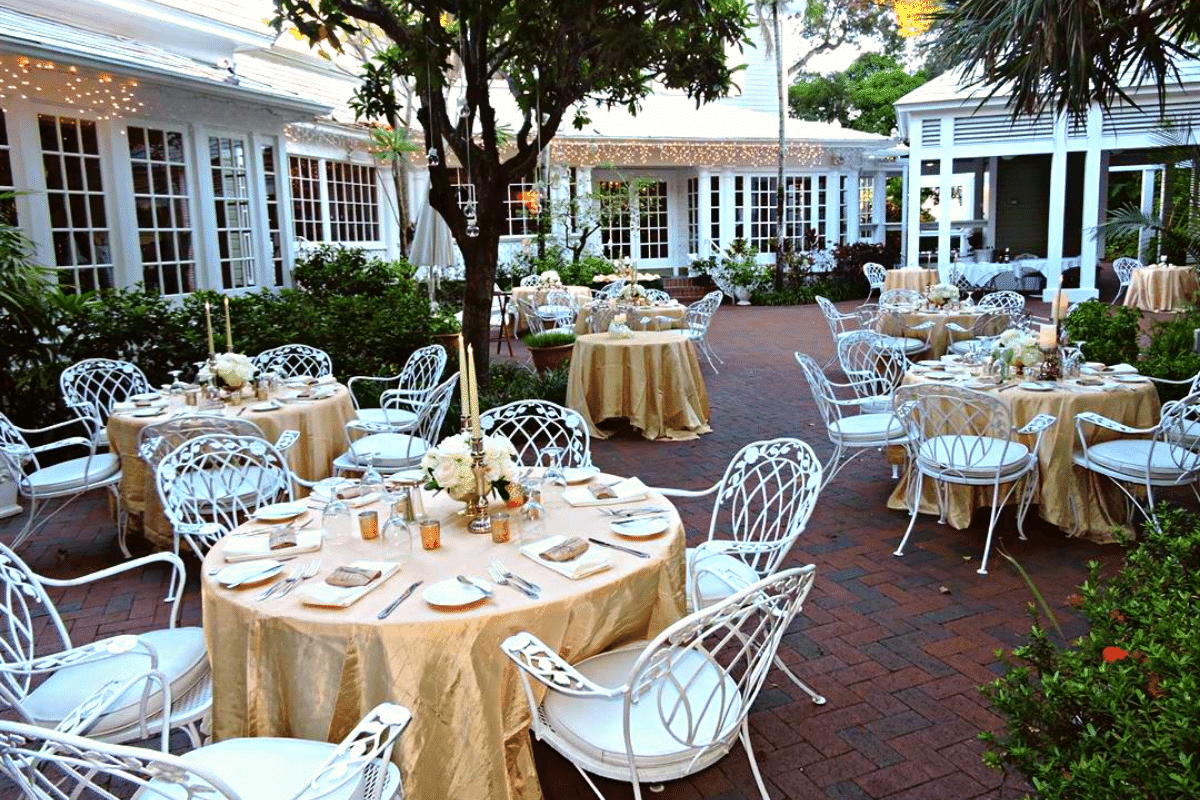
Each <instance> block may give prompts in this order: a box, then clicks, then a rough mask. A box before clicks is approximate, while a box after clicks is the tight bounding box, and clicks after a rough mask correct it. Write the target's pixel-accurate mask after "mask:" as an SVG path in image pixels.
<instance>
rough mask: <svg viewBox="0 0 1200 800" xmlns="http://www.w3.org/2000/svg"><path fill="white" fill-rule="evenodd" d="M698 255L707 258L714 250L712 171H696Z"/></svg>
mask: <svg viewBox="0 0 1200 800" xmlns="http://www.w3.org/2000/svg"><path fill="white" fill-rule="evenodd" d="M696 223H697V226H698V227H697V230H696V256H697V257H698V258H706V257H707V256H708V254H709V253H710V252H711V251H712V247H711V245H710V242H711V241H712V173H710V172H709V171H708V170H706V169H699V170H697V171H696Z"/></svg>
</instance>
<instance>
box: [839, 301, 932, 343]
mask: <svg viewBox="0 0 1200 800" xmlns="http://www.w3.org/2000/svg"><path fill="white" fill-rule="evenodd" d="M891 291H901V292H907V291H909V290H908V289H894V290H891ZM885 294H886V293H885ZM865 305H866V304H864V307H860V308H859V310H858V312H859V314H860V316H863V315H864V312H865V310H866V309H865ZM906 313H907V312H906V311H905V310H904V308H903V307H901V306H895V305H883V304H882V303H881V304H880V305H879V306H878V310H877V312H876V314H875V318H874V320H873V321H872V322H870V323H869V326H870V327H871V328H872V329H873V330H876V331H879V332H881V333H882V332H883V329H887V330H890V331H894V333H884V334H883V335H884V336H885V337H886V338H887V339H888V345H889V346H891V347H894V348H896V349H898V350H900V351H901V352H903V353H904V355H905V356H907V357H908V358H913V357H914V356H917V355H920V354H921V353H924V352H925V351H926V350H928V349H929V348H930V344H929V337H930V336H931V335H932V334H933V329H934V327H936V323H935V322H934V321H933V320H931V319H927V320H924V321H922V322H909V320H908V318H907V317H906V316H905V314H906ZM863 318H864V319H865V316H863Z"/></svg>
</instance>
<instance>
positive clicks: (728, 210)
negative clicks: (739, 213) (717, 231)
mask: <svg viewBox="0 0 1200 800" xmlns="http://www.w3.org/2000/svg"><path fill="white" fill-rule="evenodd" d="M744 199H745V198H743V200H744ZM733 201H734V196H733V170H726V171H725V172H722V173H721V241H720V242H719V244H720V247H721V249H722V250H724V249H725V248H727V247H729V243H730V242H732V241H733V238H734V237H733V234H734V218H733V209H734V205H733Z"/></svg>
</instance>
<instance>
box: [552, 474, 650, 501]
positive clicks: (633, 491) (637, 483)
mask: <svg viewBox="0 0 1200 800" xmlns="http://www.w3.org/2000/svg"><path fill="white" fill-rule="evenodd" d="M649 491H650V490H649V489H647V488H646V484H644V483H642V481H641V479H640V478H636V477H634V478H626V479H625V480H623V481H618V482H616V483H613V484H609V485H608V486H607V487H606V488H605V490H604V491H603V492H602V493H603V494H605V495H607V494H609V493H611V494H612V496H611V497H607V496H606V497H597V496H596V495H595V494H594V493H593V491H592V487H590V486H568V487H567V488H566V489H564V490H563V500H566V501H567V502H568V503H569V504H571V505H573V506H608V505H614V504H616V503H630V502H633V501H635V500H643V499H645V497H646V496H647V494H648V493H649Z"/></svg>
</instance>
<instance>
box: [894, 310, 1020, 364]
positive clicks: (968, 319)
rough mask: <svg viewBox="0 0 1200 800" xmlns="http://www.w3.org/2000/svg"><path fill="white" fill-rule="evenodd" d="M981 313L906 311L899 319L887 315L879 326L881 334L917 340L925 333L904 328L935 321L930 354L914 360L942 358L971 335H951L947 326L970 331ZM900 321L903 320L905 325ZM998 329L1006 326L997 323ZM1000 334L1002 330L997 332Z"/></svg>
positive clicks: (930, 332)
mask: <svg viewBox="0 0 1200 800" xmlns="http://www.w3.org/2000/svg"><path fill="white" fill-rule="evenodd" d="M979 315H980V312H977V311H976V312H972V311H961V310H960V311H905V312H902V316H900V317H899V318H897V317H896V316H893V315H891V314H885V315H884V316H883V317H882V318H881V320H880V324H879V332H880V333H886V334H887V335H889V336H902V335H903V336H911V337H913V338H916V339H921V338H924V337H925V331H910V332H908V333H905V332H904V328H906V327H907V328H911V327H912V326H913V325H920V324H921V323H923V322H926V321H930V320H932V321H933V328H932V329H930V330H929V352H928V354H927V355H926V354H921V355H919V356H913V358H941V357H942V356H943V355H945V353H946V351H947V350H949V348H950V343H951V342H952V341H956V340H957V339H964V338H969V336H970V334H965V333H955V334H953V336H952V335H951V333H952V332H951V331H949V330H947V329H946V324H947V323H949V322H953V323H955V324H956V325H958V326H960V327H963V328H966V329H968V330H970V328H971V326H972V325H974V324H975V321H976V320H978V319H979ZM900 320H903V325H902V324H901V322H900ZM996 327H997V328H998V329H1001V330H1002V329H1003V328H1004V324H1003V323H1001V322H999V321H997V323H996ZM995 332H996V333H999V332H1000V330H997V331H995Z"/></svg>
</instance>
